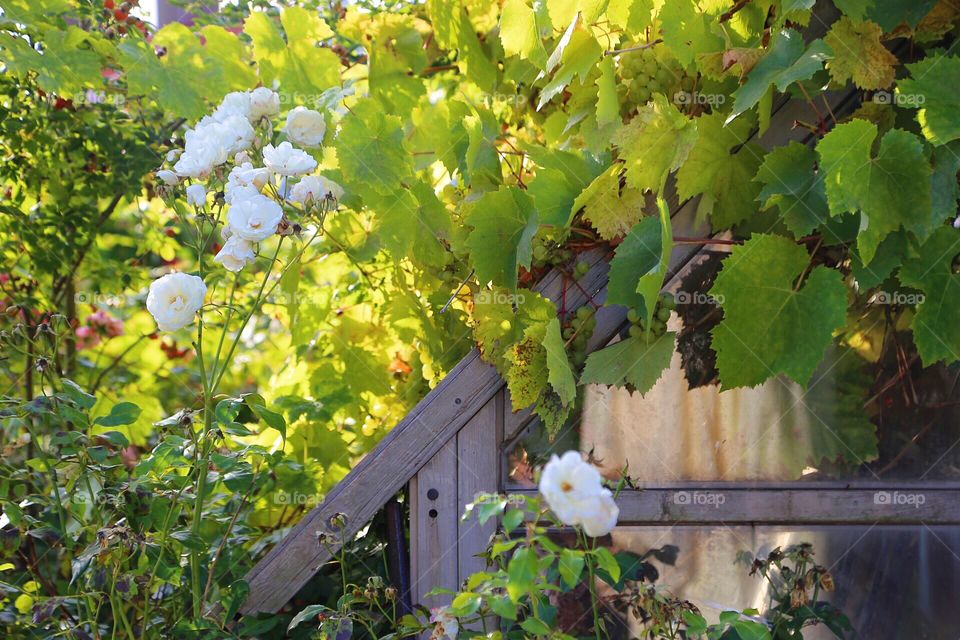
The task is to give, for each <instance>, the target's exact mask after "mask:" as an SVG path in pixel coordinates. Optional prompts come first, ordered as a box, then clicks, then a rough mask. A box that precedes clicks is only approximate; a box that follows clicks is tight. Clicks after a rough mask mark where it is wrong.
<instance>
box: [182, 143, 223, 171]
mask: <svg viewBox="0 0 960 640" xmlns="http://www.w3.org/2000/svg"><path fill="white" fill-rule="evenodd" d="M219 157H220V151H219V150H218V148H217V147H205V148H200V149H197V150H195V151H194V152H193V153H184V154H183V155H182V156H180V159H179V160H177V164H175V165H173V168H174V170H175V171H176V172H177V174H178V175H181V176H186V177H188V178H206V177H207V176H208V175H210V173H211V172H212V171H213V170H214V168H215V167H216V166H217V165H218V164H220V162H218V158H219Z"/></svg>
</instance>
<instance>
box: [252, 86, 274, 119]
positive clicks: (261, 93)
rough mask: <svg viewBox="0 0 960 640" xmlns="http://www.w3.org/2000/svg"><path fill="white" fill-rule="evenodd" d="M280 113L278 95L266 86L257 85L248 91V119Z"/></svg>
mask: <svg viewBox="0 0 960 640" xmlns="http://www.w3.org/2000/svg"><path fill="white" fill-rule="evenodd" d="M278 113H280V96H279V95H277V92H276V91H271V90H270V89H267V88H266V87H257V88H256V89H254V90H253V91H251V92H250V120H252V121H256V120H259V119H260V118H262V117H264V116H273V115H276V114H278Z"/></svg>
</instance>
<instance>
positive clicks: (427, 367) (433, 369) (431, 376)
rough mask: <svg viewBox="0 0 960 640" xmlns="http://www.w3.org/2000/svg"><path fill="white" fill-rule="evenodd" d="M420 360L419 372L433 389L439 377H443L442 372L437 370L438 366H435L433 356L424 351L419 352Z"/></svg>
mask: <svg viewBox="0 0 960 640" xmlns="http://www.w3.org/2000/svg"><path fill="white" fill-rule="evenodd" d="M420 362H421V363H422V364H423V366H422V367H421V368H420V373H421V374H422V375H423V379H424V380H426V381H427V384H428V385H429V386H430V388H431V389H433V388H434V387H435V386H437V384H439V382H440V380H441V378H442V377H443V375H442V374H443V372H442V371H439V370H438V369H439V367H437V366H435V363H434V360H433V357H432V356H431V355H430V354H429V353H427V352H426V351H421V352H420Z"/></svg>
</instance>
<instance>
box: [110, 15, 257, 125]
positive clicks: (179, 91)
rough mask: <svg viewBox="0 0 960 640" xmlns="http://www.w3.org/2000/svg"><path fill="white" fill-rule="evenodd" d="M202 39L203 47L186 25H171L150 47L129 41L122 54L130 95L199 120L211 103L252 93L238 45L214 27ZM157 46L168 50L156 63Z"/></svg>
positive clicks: (251, 78) (123, 45)
mask: <svg viewBox="0 0 960 640" xmlns="http://www.w3.org/2000/svg"><path fill="white" fill-rule="evenodd" d="M201 35H202V36H203V38H204V40H205V44H200V40H198V39H197V36H196V35H195V34H194V33H192V32H191V31H190V30H189V29H188V28H187V27H185V26H184V25H182V24H180V23H172V24H169V25H167V26H165V27H164V28H163V29H160V31H158V32H157V33H156V34H155V35H154V38H153V41H152V43H149V44H148V43H146V42H144V41H142V40H134V39H132V38H127V39H125V40H124V42H123V44H121V45H120V47H119V53H120V60H121V62H122V64H123V66H124V69H125V70H126V77H127V83H128V85H129V90H130V93H134V94H145V95H155V96H156V97H157V101H158V102H159V103H160V106H161V107H163V108H164V109H165V110H167V111H169V112H170V113H175V114H177V115H178V116H185V117H190V118H194V117H197V118H198V117H200V116H202V115H203V114H204V113H206V112H207V111H208V110H209V106H208V104H207V101H208V100H209V101H211V102H213V101H217V100H219V99H220V98H222V97H223V96H224V95H225V94H226V93H228V92H230V91H234V90H245V89H249V88H250V86H251V85H252V84H253V82H254V75H253V72H252V70H250V68H249V67H248V66H247V65H246V64H244V62H243V60H244V57H243V44H242V43H241V42H240V40H239V39H238V38H237V37H236V36H235V35H233V34H231V33H229V32H228V31H226V30H224V29H223V28H221V27H216V26H207V27H204V29H203V30H202V31H201ZM154 45H156V46H162V47H165V48H166V50H167V53H166V55H164V56H163V57H162V58H158V57H157V56H156V55H155V54H154V52H153V47H154Z"/></svg>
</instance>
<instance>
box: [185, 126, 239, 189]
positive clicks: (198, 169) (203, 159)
mask: <svg viewBox="0 0 960 640" xmlns="http://www.w3.org/2000/svg"><path fill="white" fill-rule="evenodd" d="M219 126H220V125H218V124H217V123H213V122H210V123H207V124H205V125H199V124H198V125H197V127H196V128H194V129H191V130H190V131H187V133H186V136H185V138H186V145H185V148H184V151H183V154H182V155H181V156H180V159H179V160H177V163H176V164H175V165H174V166H173V168H174V170H175V171H176V172H177V174H179V175H181V176H189V177H191V178H205V177H206V176H208V175H209V174H210V172H212V171H213V169H214V167H216V166H217V165H220V164H223V163H224V162H226V161H227V157H228V156H229V150H228V149H227V147H226V145H225V144H224V140H223V138H224V136H222V135H221V132H220V131H219V130H217V129H216V127H219Z"/></svg>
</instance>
